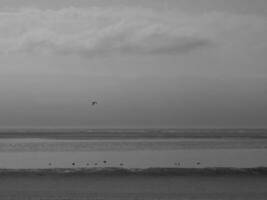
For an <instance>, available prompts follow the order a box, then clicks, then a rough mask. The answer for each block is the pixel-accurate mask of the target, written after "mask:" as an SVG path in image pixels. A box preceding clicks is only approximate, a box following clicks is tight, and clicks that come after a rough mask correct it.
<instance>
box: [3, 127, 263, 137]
mask: <svg viewBox="0 0 267 200" xmlns="http://www.w3.org/2000/svg"><path fill="white" fill-rule="evenodd" d="M21 138H38V139H138V138H146V139H161V138H169V139H171V138H177V139H179V138H195V139H200V138H206V139H209V138H215V139H220V138H236V139H239V138H243V139H245V138H247V139H253V138H256V139H267V129H0V139H21Z"/></svg>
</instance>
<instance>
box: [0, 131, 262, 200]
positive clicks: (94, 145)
mask: <svg viewBox="0 0 267 200" xmlns="http://www.w3.org/2000/svg"><path fill="white" fill-rule="evenodd" d="M266 188H267V130H265V129H3V130H0V199H12V200H13V199H18V200H20V199H36V200H39V199H48V200H49V199H65V200H66V199H78V200H79V199H98V200H100V199H103V200H108V199H125V200H127V199H129V200H146V199H148V200H150V199H151V200H152V199H153V200H168V199H170V200H172V199H183V200H193V199H194V200H202V199H203V200H204V199H205V200H221V199H240V200H241V199H256V200H257V199H267V190H266Z"/></svg>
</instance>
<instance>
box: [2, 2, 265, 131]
mask: <svg viewBox="0 0 267 200" xmlns="http://www.w3.org/2000/svg"><path fill="white" fill-rule="evenodd" d="M0 8H1V9H0V126H1V127H92V128H95V127H103V128H107V127H122V128H125V127H129V128H130V127H133V128H141V127H172V128H173V127H176V128H198V127H200V128H203V127H217V128H219V127H227V128H228V127H247V128H260V127H267V38H266V37H267V1H266V0H253V1H252V0H135V1H132V0H46V1H43V0H1V1H0ZM91 100H96V101H98V105H96V106H94V107H92V106H90V101H91Z"/></svg>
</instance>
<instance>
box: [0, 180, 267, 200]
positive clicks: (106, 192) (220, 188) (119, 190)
mask: <svg viewBox="0 0 267 200" xmlns="http://www.w3.org/2000/svg"><path fill="white" fill-rule="evenodd" d="M266 188H267V178H266V177H254V176H241V177H240V176H233V177H230V176H225V177H205V176H175V177H170V176H61V175H44V176H38V175H27V176H25V175H20V176H12V175H2V176H1V177H0V199H8V200H26V199H27V200H29V199H30V200H41V199H42V200H44V199H47V200H56V199H57V200H59V199H60V200H62V199H64V200H66V199H68V200H71V199H73V200H74V199H75V200H89V199H90V200H91V199H94V200H96V199H97V200H179V199H182V200H265V199H266V198H267V191H266Z"/></svg>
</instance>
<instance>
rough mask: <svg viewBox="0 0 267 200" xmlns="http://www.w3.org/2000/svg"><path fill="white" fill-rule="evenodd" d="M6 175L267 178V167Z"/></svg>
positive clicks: (85, 170)
mask: <svg viewBox="0 0 267 200" xmlns="http://www.w3.org/2000/svg"><path fill="white" fill-rule="evenodd" d="M5 175H11V176H12V175H22V176H24V175H27V176H28V175H40V176H45V175H61V176H66V175H71V176H73V175H74V176H80V175H82V176H86V175H87V176H92V175H100V176H101V175H120V176H125V175H137V176H140V175H141V176H143V175H148V176H267V167H257V168H228V167H227V168H226V167H218V168H217V167H212V168H146V169H137V168H133V169H131V168H75V169H73V168H72V169H71V168H54V169H0V176H5Z"/></svg>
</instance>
